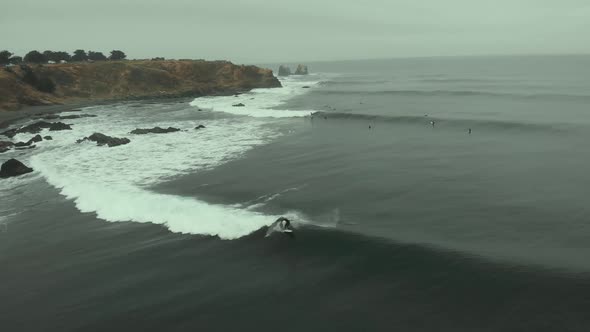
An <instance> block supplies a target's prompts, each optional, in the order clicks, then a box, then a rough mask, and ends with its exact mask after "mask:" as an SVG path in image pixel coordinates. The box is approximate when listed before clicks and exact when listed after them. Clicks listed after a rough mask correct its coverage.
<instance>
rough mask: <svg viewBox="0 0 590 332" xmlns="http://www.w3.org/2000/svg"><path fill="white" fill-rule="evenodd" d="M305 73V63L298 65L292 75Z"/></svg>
mask: <svg viewBox="0 0 590 332" xmlns="http://www.w3.org/2000/svg"><path fill="white" fill-rule="evenodd" d="M307 74H309V72H308V70H307V66H306V65H298V66H297V70H295V74H294V75H307Z"/></svg>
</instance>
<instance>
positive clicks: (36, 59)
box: [24, 51, 47, 63]
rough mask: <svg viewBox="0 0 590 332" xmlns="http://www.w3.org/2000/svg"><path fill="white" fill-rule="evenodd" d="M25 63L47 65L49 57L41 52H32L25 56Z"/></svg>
mask: <svg viewBox="0 0 590 332" xmlns="http://www.w3.org/2000/svg"><path fill="white" fill-rule="evenodd" d="M24 60H25V62H31V63H47V57H46V56H45V55H43V54H41V53H39V51H31V52H29V53H27V55H25V59H24Z"/></svg>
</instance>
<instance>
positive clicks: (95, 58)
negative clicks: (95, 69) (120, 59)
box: [88, 51, 107, 61]
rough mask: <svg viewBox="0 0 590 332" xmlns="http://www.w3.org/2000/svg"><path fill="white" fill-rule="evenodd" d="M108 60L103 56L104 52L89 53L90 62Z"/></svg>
mask: <svg viewBox="0 0 590 332" xmlns="http://www.w3.org/2000/svg"><path fill="white" fill-rule="evenodd" d="M106 59H107V57H106V56H104V54H102V52H93V51H88V60H92V61H105V60H106Z"/></svg>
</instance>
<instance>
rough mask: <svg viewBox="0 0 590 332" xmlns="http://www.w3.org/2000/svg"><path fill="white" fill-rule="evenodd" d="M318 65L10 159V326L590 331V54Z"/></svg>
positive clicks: (113, 113)
mask: <svg viewBox="0 0 590 332" xmlns="http://www.w3.org/2000/svg"><path fill="white" fill-rule="evenodd" d="M309 66H310V69H311V70H312V72H313V75H310V76H308V77H301V78H289V79H287V80H284V81H283V84H284V86H285V88H283V89H275V90H273V91H255V92H253V93H250V94H245V95H242V96H239V97H218V98H204V99H197V100H195V101H194V102H193V103H191V104H192V105H188V104H187V103H183V102H149V103H147V102H146V103H130V104H118V105H109V106H100V107H95V108H88V109H85V110H84V112H88V113H93V114H96V115H98V116H99V117H98V118H90V119H80V120H72V123H73V124H74V126H73V127H74V130H73V131H72V132H67V133H65V132H64V133H55V134H54V136H55V137H54V138H55V139H54V141H52V142H42V143H40V144H39V145H40V146H39V147H38V148H37V149H36V150H33V151H32V152H29V151H27V152H22V151H21V152H9V153H8V154H5V155H2V156H1V157H2V158H6V159H7V158H8V156H10V157H14V156H17V157H18V158H19V159H22V160H24V161H25V162H27V163H29V164H31V165H32V166H33V167H34V168H35V170H36V172H35V173H33V174H32V175H29V176H26V177H23V178H20V179H16V180H7V181H3V182H2V183H0V194H1V195H2V201H1V202H0V216H2V217H0V218H2V219H0V223H1V225H0V227H2V228H0V266H1V269H2V270H1V273H0V324H1V326H2V327H1V329H2V331H104V330H116V331H118V330H121V331H188V330H202V331H236V330H243V331H270V330H276V329H280V330H286V331H301V330H307V331H362V330H366V331H588V330H590V318H588V317H590V316H589V315H588V311H589V310H590V260H588V258H587V257H590V244H589V243H590V242H589V239H590V223H589V219H590V218H589V217H590V208H589V207H588V203H587V201H588V198H587V197H588V187H589V185H590V175H588V171H587V170H588V169H589V166H590V150H589V149H588V142H589V141H590V140H589V139H590V130H589V129H590V113H589V105H590V57H584V56H561V57H489V58H487V57H478V58H424V59H397V60H382V61H375V60H373V61H356V62H338V63H315V64H309ZM275 69H276V68H275ZM303 86H310V88H309V89H303ZM237 101H240V102H243V103H245V104H246V107H244V108H233V107H231V104H232V103H235V102H237ZM199 108H201V109H203V111H200V112H199V111H197V110H198V109H199ZM312 112H318V113H315V114H314V115H313V116H312V117H310V116H309V114H310V113H312ZM431 121H433V122H434V125H432V124H431ZM196 124H205V125H206V126H207V128H206V129H203V130H200V131H194V130H193V128H194V127H195V125H196ZM154 125H160V126H168V125H173V126H177V127H179V128H181V129H184V130H187V131H183V132H179V133H174V134H167V135H150V136H145V137H141V138H139V137H135V136H131V135H129V134H128V132H129V130H130V129H133V128H136V127H148V126H154ZM469 129H471V134H469V132H468V130H469ZM97 130H101V131H102V132H105V133H107V134H112V135H115V136H119V137H122V136H126V137H130V138H131V139H132V143H131V144H129V145H127V146H125V147H121V148H113V149H110V150H109V149H107V148H98V147H94V146H92V145H90V144H88V145H75V144H72V143H73V141H74V139H75V138H76V137H80V136H81V137H83V136H85V135H87V134H89V133H92V132H93V131H97ZM25 138H27V137H24V136H23V137H22V139H25ZM2 160H3V159H2ZM280 215H287V216H289V217H291V218H292V219H293V220H294V222H295V223H296V225H297V227H298V229H297V235H296V238H295V239H294V240H292V239H290V238H283V237H281V236H278V235H277V234H274V235H273V236H270V237H265V234H266V225H270V223H272V222H273V221H274V219H276V217H277V216H280ZM211 234H213V235H216V236H209V235H211Z"/></svg>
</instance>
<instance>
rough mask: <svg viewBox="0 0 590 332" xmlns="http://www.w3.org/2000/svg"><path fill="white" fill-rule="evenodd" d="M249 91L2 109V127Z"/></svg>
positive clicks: (0, 116)
mask: <svg viewBox="0 0 590 332" xmlns="http://www.w3.org/2000/svg"><path fill="white" fill-rule="evenodd" d="M244 92H247V91H244V90H240V91H230V92H227V93H214V94H207V95H202V96H194V97H153V98H149V97H146V98H121V99H97V100H92V101H90V100H87V101H74V102H71V103H64V104H56V105H38V106H24V107H23V108H21V109H19V110H14V111H0V129H4V128H7V127H9V126H10V125H12V124H14V123H15V122H18V121H21V120H25V119H30V118H33V117H35V116H37V115H44V114H47V115H49V114H55V113H64V112H75V111H79V110H80V109H81V108H85V107H90V106H99V105H112V104H119V103H130V102H145V101H161V102H165V101H166V102H179V103H180V102H186V103H190V102H191V101H193V100H194V99H196V98H199V97H210V96H231V95H235V94H241V93H244Z"/></svg>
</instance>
